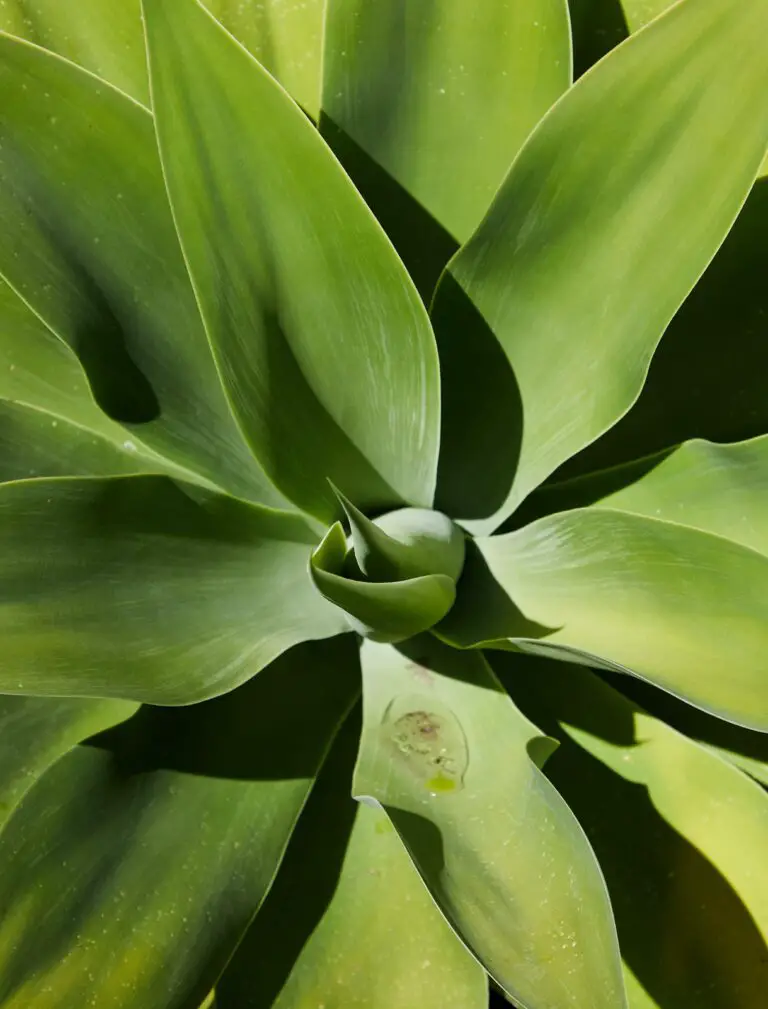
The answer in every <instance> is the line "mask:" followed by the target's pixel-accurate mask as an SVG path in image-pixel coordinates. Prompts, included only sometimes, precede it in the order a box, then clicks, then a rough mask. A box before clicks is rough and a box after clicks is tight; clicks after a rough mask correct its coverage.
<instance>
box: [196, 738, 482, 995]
mask: <svg viewBox="0 0 768 1009" xmlns="http://www.w3.org/2000/svg"><path fill="white" fill-rule="evenodd" d="M358 738H359V724H358V719H357V718H354V719H350V721H349V722H348V724H347V725H346V726H345V727H344V729H343V730H342V732H341V733H340V735H339V739H338V740H337V742H336V744H335V745H334V749H333V751H332V752H331V754H330V755H329V757H328V760H327V761H326V763H325V765H324V767H323V771H322V772H321V775H320V778H319V779H318V782H317V785H316V786H315V788H314V789H313V792H312V795H311V796H310V799H309V802H308V803H307V807H306V809H305V810H304V812H303V813H302V817H301V820H300V821H299V824H298V826H297V828H296V831H295V832H294V834H293V837H292V838H291V844H290V845H289V847H288V850H287V852H286V856H285V859H284V861H283V863H282V865H281V868H280V872H279V873H278V876H277V879H276V880H275V883H274V885H273V886H272V888H271V890H270V892H269V895H268V897H267V899H266V901H265V902H264V905H263V907H262V908H261V910H260V911H259V913H258V915H257V917H256V919H255V921H254V922H253V924H252V926H251V927H250V929H249V930H248V932H247V933H246V935H245V937H244V938H243V942H242V943H241V945H240V946H239V947H238V950H237V952H236V953H235V956H234V957H233V959H232V961H231V962H230V964H229V965H228V966H227V970H226V971H225V973H224V975H223V976H222V978H221V979H220V981H219V983H218V984H217V985H216V997H217V1006H218V1009H260V1007H263V1006H274V1007H275V1009H302V1007H305V1006H317V1005H324V1006H326V1009H411V1007H412V1006H413V1005H414V1003H416V1004H418V1005H419V1006H422V1007H424V1009H483V1007H485V1006H486V1005H487V1001H488V996H487V991H486V989H487V981H486V978H485V973H484V971H483V970H482V968H481V967H480V965H479V964H478V963H477V961H475V960H474V959H473V957H472V956H470V954H469V953H468V952H467V950H466V949H465V948H464V947H463V946H462V945H461V943H460V942H459V941H458V939H457V938H456V937H455V935H453V933H452V932H451V929H450V928H449V926H448V925H447V924H446V922H445V920H444V919H443V917H442V915H441V914H440V912H439V911H438V910H437V908H436V907H435V905H434V903H433V902H432V900H431V899H430V897H429V895H428V893H427V891H426V889H425V888H424V884H423V883H422V881H421V880H420V879H419V876H418V873H417V872H416V870H415V869H414V867H413V865H412V864H411V863H410V860H409V858H408V856H407V854H406V852H405V850H404V849H403V846H402V843H401V841H400V839H399V838H398V836H397V834H396V833H395V831H394V829H393V828H392V825H391V823H390V822H389V820H388V819H387V817H386V815H385V814H384V813H383V812H382V811H381V810H375V809H371V808H370V807H368V806H357V804H356V803H354V802H353V801H352V799H351V798H350V795H349V785H350V781H351V775H352V767H353V764H354V760H355V756H356V752H357V742H358ZM255 962H258V964H259V969H258V970H256V971H254V969H253V965H254V963H255Z"/></svg>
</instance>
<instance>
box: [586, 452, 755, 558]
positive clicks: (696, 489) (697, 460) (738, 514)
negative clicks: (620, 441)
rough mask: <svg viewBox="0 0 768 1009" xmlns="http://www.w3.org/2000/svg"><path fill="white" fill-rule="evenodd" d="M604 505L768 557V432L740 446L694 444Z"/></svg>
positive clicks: (604, 502) (673, 455) (611, 497)
mask: <svg viewBox="0 0 768 1009" xmlns="http://www.w3.org/2000/svg"><path fill="white" fill-rule="evenodd" d="M600 506H601V507H603V506H604V507H606V508H617V509H619V510H621V511H628V512H634V513H635V514H638V515H648V516H651V517H657V518H661V519H664V520H665V521H668V522H679V523H680V524H681V525H686V526H693V527H694V528H696V529H703V530H704V531H705V532H710V533H715V534H716V535H718V536H723V537H725V539H729V540H732V541H733V542H734V543H741V544H742V545H743V546H745V547H751V548H752V549H753V550H757V551H758V552H760V553H762V554H766V555H767V556H768V435H764V436H763V437H761V438H754V439H752V440H751V441H745V442H741V443H740V444H738V445H715V444H713V443H712V442H707V441H691V442H688V443H687V444H685V445H682V446H681V447H680V448H679V449H677V451H676V452H673V453H672V455H670V456H668V457H667V458H666V459H664V460H663V461H662V462H661V463H659V465H658V466H656V467H655V468H654V469H652V470H651V471H650V472H649V473H646V475H645V476H643V477H641V478H640V480H638V481H637V482H636V483H633V484H630V485H629V486H628V487H625V488H624V489H622V490H619V491H617V492H616V493H614V494H609V495H608V496H607V497H605V498H603V499H602V500H601V502H600Z"/></svg>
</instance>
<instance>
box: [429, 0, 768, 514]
mask: <svg viewBox="0 0 768 1009" xmlns="http://www.w3.org/2000/svg"><path fill="white" fill-rule="evenodd" d="M766 30H768V7H766V5H765V4H764V3H762V2H761V0H751V2H744V3H739V4H734V3H733V2H732V0H711V2H709V3H697V2H695V0H692V2H691V0H684V2H682V3H680V4H677V5H676V6H675V7H674V8H673V9H672V10H670V12H669V14H668V15H666V16H665V17H663V18H661V19H659V20H657V21H655V22H654V23H653V24H652V25H650V26H649V27H648V28H647V29H646V30H645V31H643V32H640V33H638V34H637V35H634V36H632V37H630V38H629V39H628V40H627V41H626V42H625V43H623V44H622V45H621V46H619V47H618V48H617V49H615V50H614V51H613V52H611V53H610V54H609V55H608V56H607V57H606V58H605V59H604V60H603V61H601V63H600V64H599V65H598V66H596V67H595V69H594V70H593V72H592V73H590V74H588V75H585V76H584V77H583V78H581V79H580V80H579V81H578V82H577V83H576V85H575V86H574V87H573V88H572V89H571V90H570V91H569V92H567V94H566V95H564V96H563V98H562V99H561V100H560V101H559V102H558V103H557V104H556V106H555V107H554V108H553V109H552V111H551V112H550V113H549V114H548V115H547V116H546V117H545V119H544V120H543V121H542V123H541V125H540V126H539V127H538V128H537V129H536V131H535V132H534V134H533V135H532V136H531V138H530V139H529V141H528V142H527V144H526V145H525V147H524V148H523V150H522V151H521V153H520V156H519V157H518V159H517V161H516V162H515V165H514V167H513V169H512V171H511V172H510V174H509V176H508V177H507V179H506V181H505V183H504V185H503V187H502V189H501V190H500V192H499V194H498V196H497V198H496V200H495V201H494V204H493V207H492V209H491V211H490V212H489V214H488V216H487V217H486V218H485V219H484V221H483V224H482V225H481V227H480V229H479V230H478V231H477V232H476V233H475V235H474V236H473V238H472V239H471V240H470V241H469V243H468V244H467V245H466V246H464V248H463V249H462V250H461V251H460V252H459V253H458V254H457V256H456V257H455V259H454V260H453V261H452V263H451V265H450V267H449V271H450V280H449V281H446V282H445V283H444V284H441V288H440V289H439V290H438V298H437V304H436V307H435V325H436V327H437V331H438V337H440V332H441V327H442V325H443V323H442V322H441V316H447V317H448V320H449V321H448V323H447V324H449V325H450V324H451V323H450V320H451V319H453V318H454V317H455V315H456V313H457V312H463V319H464V324H465V327H467V329H466V332H465V352H464V357H465V358H466V359H467V362H468V363H467V365H466V368H467V369H468V372H467V374H468V376H471V377H472V381H474V382H475V387H474V389H470V390H468V391H465V393H464V394H463V397H464V398H460V400H459V404H460V406H461V407H462V408H463V409H464V414H463V417H462V419H463V421H464V422H465V423H466V424H468V425H473V426H472V427H471V428H470V429H469V430H468V432H466V433H465V434H464V435H463V443H464V445H465V446H466V447H467V448H469V449H472V450H473V451H472V452H471V453H470V458H479V459H481V460H482V466H483V467H485V468H488V469H490V470H492V472H493V473H494V475H495V478H496V479H495V481H494V480H491V479H490V478H486V479H485V480H484V481H483V482H481V483H478V484H475V483H473V481H472V480H471V479H470V480H467V481H466V482H465V486H464V487H463V488H462V485H461V483H460V481H458V480H457V479H456V477H455V473H454V474H453V478H452V477H451V469H450V467H449V466H448V463H452V464H453V467H454V468H455V466H457V465H458V464H459V461H460V456H459V455H458V453H456V454H455V458H453V457H452V456H451V455H450V453H451V451H452V449H451V447H450V444H449V448H448V450H447V451H448V453H449V455H448V458H447V459H446V461H445V468H447V469H448V482H447V484H446V488H447V489H446V492H445V494H443V492H442V491H441V490H440V487H439V488H438V495H437V499H436V500H437V507H439V508H441V510H445V511H448V512H449V513H450V514H452V515H453V516H454V517H460V518H464V519H468V520H469V519H472V520H475V525H476V527H477V528H479V529H484V530H488V529H489V528H493V527H494V525H498V524H499V522H500V521H502V520H503V519H504V518H505V517H506V516H507V515H509V514H510V512H511V511H512V510H513V509H514V508H515V506H516V505H517V504H518V503H519V502H520V501H521V500H522V499H523V498H524V497H525V496H526V495H527V494H528V493H530V491H531V490H532V489H533V488H534V487H535V486H536V485H537V484H539V483H540V482H541V481H542V480H544V479H545V478H546V477H547V476H548V475H549V474H550V473H551V472H552V471H553V470H554V469H555V468H556V467H557V466H559V465H560V464H561V463H562V462H563V461H564V460H565V459H567V458H568V457H569V456H571V455H572V454H573V453H574V452H576V451H578V450H579V449H581V448H583V447H584V446H585V445H587V444H588V443H589V442H591V441H593V440H594V439H595V438H597V437H598V436H599V435H600V434H602V433H603V432H604V431H605V430H606V429H607V428H609V427H610V426H611V425H612V424H614V423H615V422H616V421H617V420H618V419H619V417H621V415H622V414H623V413H624V412H625V411H626V410H627V409H628V408H629V407H630V405H631V404H632V402H633V400H634V399H635V398H636V397H637V395H638V393H639V392H640V389H641V387H642V384H643V380H644V378H645V373H646V370H647V368H648V364H649V361H650V358H651V355H652V353H653V351H654V349H655V347H656V345H657V343H658V341H659V339H660V338H661V335H662V333H663V332H664V329H665V328H666V326H667V324H668V323H669V321H670V320H671V318H672V317H673V315H674V314H675V312H676V311H677V309H678V308H679V306H680V304H681V303H682V301H683V299H684V298H685V296H686V295H687V294H688V293H689V291H690V290H691V288H692V287H693V285H694V283H695V282H696V280H697V279H698V278H699V276H700V275H701V273H702V271H703V270H704V268H705V267H706V266H707V263H708V262H709V260H710V259H711V257H712V256H713V254H714V253H715V252H716V250H717V248H718V246H719V245H720V243H721V242H722V240H723V239H724V238H725V236H726V234H727V232H728V229H729V228H730V226H731V224H732V222H733V220H734V218H735V217H736V214H737V212H738V210H739V208H740V206H741V204H742V203H743V201H744V199H745V198H746V196H747V193H748V192H749V189H750V186H751V184H752V181H753V179H754V177H755V173H756V171H757V168H758V166H759V163H760V161H761V159H762V157H763V155H764V153H765V149H766V144H767V143H768V103H766V101H765V97H764V96H765V93H766V89H768V62H766V60H765V53H764V46H763V40H764V37H765V33H766ZM464 301H468V302H469V303H470V307H471V309H472V311H474V312H476V313H478V315H479V317H480V318H479V321H478V320H475V322H474V327H473V326H472V322H473V317H472V315H471V313H470V312H469V310H468V309H467V308H466V307H463V302H464ZM484 326H487V327H489V328H490V330H491V331H492V332H493V334H495V337H496V338H497V339H498V341H499V343H500V345H501V348H503V351H504V355H506V358H507V359H508V365H509V366H510V367H511V375H510V376H509V377H508V380H507V383H506V391H505V386H504V385H503V384H501V378H500V377H499V376H498V375H496V374H488V375H487V377H486V378H485V379H484V378H483V373H482V372H481V371H479V370H478V371H477V373H476V371H475V369H474V368H473V365H472V357H473V353H474V346H475V343H477V344H478V346H479V347H481V348H482V347H483V345H484V343H485V342H487V340H488V337H487V336H486V335H484V332H483V327H484ZM475 332H477V333H478V336H477V339H475ZM489 353H490V352H489ZM457 357H458V352H457ZM459 359H460V358H459ZM456 367H459V365H456ZM447 386H448V388H450V387H451V386H450V384H449V383H447ZM502 393H504V394H503V395H502ZM515 395H517V396H518V398H519V409H518V410H517V411H516V412H515V411H514V410H511V409H510V406H509V403H510V401H512V399H513V397H514V396H515ZM489 397H491V402H490V403H489V402H487V401H488V399H489ZM467 398H469V399H470V400H471V399H472V398H474V400H476V401H477V402H478V403H479V404H482V406H481V407H479V408H478V410H477V411H476V412H475V411H472V410H471V409H467V403H466V402H465V400H466V399H467ZM450 409H451V403H450V402H448V403H447V404H446V412H448V411H450ZM473 418H474V420H473ZM502 431H503V432H504V433H503V434H502ZM500 441H503V443H504V447H503V449H502V451H501V454H499V452H498V451H497V445H498V443H499V442H500ZM494 458H495V460H496V462H495V463H494V461H493V460H494ZM515 462H516V465H514V463H515ZM511 464H512V465H511ZM441 468H443V460H442V459H441ZM477 468H478V469H480V468H481V467H480V466H479V465H478V467H477ZM504 470H506V472H504ZM480 479H482V477H480Z"/></svg>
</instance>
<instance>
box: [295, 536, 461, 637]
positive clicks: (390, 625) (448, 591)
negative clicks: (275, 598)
mask: <svg viewBox="0 0 768 1009" xmlns="http://www.w3.org/2000/svg"><path fill="white" fill-rule="evenodd" d="M347 563H348V551H347V540H346V537H345V535H344V530H343V529H342V527H341V524H340V523H338V522H336V523H335V524H334V525H332V526H331V528H330V529H329V530H328V532H327V533H326V535H325V537H324V539H323V541H322V543H321V544H320V545H319V546H318V547H317V549H316V550H315V551H314V553H313V554H312V559H311V562H310V567H309V570H310V574H311V575H312V580H313V582H314V583H315V586H316V587H317V589H318V591H319V592H321V593H322V594H323V595H324V596H325V598H326V599H328V600H329V601H330V602H332V603H334V604H335V606H337V607H339V608H340V609H341V610H343V611H344V613H345V614H346V615H347V617H348V622H349V626H350V627H352V628H353V629H354V630H356V631H357V632H358V633H360V634H364V635H365V636H366V637H371V638H373V639H374V640H376V641H403V640H404V639H405V638H410V637H413V635H414V634H420V633H421V632H422V631H426V630H429V628H430V627H432V626H433V625H434V624H436V623H437V622H438V621H439V620H441V619H442V618H443V617H444V616H445V614H446V613H447V612H448V610H449V609H450V608H451V606H452V605H453V601H454V599H455V598H456V583H455V581H454V580H453V579H452V578H450V577H448V575H439V574H438V575H423V576H421V577H418V578H406V579H403V580H402V581H394V582H368V581H357V580H355V579H353V578H350V577H347V575H346V574H345V572H347V571H348V566H347Z"/></svg>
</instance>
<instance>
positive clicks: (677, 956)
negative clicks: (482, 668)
mask: <svg viewBox="0 0 768 1009" xmlns="http://www.w3.org/2000/svg"><path fill="white" fill-rule="evenodd" d="M494 665H496V666H497V668H499V669H500V670H504V671H505V677H504V682H505V683H506V684H507V686H508V688H509V690H510V691H511V692H512V694H513V696H514V698H515V699H516V700H517V701H518V703H519V704H520V705H521V706H522V707H523V709H524V710H525V711H526V713H527V714H528V715H530V717H532V718H536V720H537V721H538V722H539V724H541V725H542V726H543V727H544V728H545V729H546V730H547V731H548V732H550V733H552V734H553V735H556V736H557V737H558V738H559V739H560V740H561V742H562V745H561V747H560V749H559V750H558V751H557V753H556V754H555V755H554V756H553V757H552V759H551V760H550V761H549V762H548V764H547V774H548V775H549V776H550V777H551V779H552V781H553V782H554V784H555V785H556V786H557V787H558V789H559V790H560V791H561V792H562V793H563V795H564V797H565V798H566V799H567V801H568V803H569V805H570V806H571V807H572V808H573V810H574V812H575V813H576V815H577V816H578V817H579V821H580V822H581V823H582V824H583V825H584V828H585V830H586V831H587V834H588V836H589V837H590V840H591V841H592V843H593V844H594V846H595V849H596V852H597V855H598V858H599V859H600V864H601V866H602V867H603V870H604V872H605V874H606V879H607V882H608V888H609V890H610V892H611V897H612V901H613V906H614V910H615V913H616V919H617V924H618V929H619V939H620V942H621V948H622V953H623V956H624V960H625V963H626V965H627V968H628V971H629V976H628V990H629V993H630V1005H632V1006H633V1009H634V1007H637V1009H656V1007H658V1009H688V1007H690V1006H692V1005H695V1006H696V1007H697V1009H720V1007H722V1006H725V1005H727V1006H734V1007H736V1006H738V1007H739V1009H759V1007H760V1006H762V1004H763V1002H764V998H765V990H766V984H768V957H767V956H766V952H768V948H767V946H766V941H767V940H768V886H767V885H766V876H765V872H764V861H765V851H766V848H767V847H768V795H767V794H766V792H765V791H764V790H763V789H762V788H761V787H760V786H759V785H757V784H756V783H755V782H753V781H750V779H749V778H748V777H746V776H745V775H743V774H742V773H741V772H740V771H738V770H736V769H735V768H734V767H731V766H729V765H728V764H727V763H726V762H725V761H723V760H722V759H721V758H720V757H719V756H717V755H715V754H713V753H712V752H710V751H708V750H707V749H705V748H704V747H702V746H700V745H699V744H698V743H695V742H692V741H691V740H690V739H687V738H686V737H685V736H683V735H681V734H679V733H678V732H676V731H675V730H674V729H671V728H669V727H668V726H667V725H665V724H664V723H663V722H662V721H659V720H658V719H657V718H654V717H652V716H651V715H649V714H648V713H646V712H645V711H643V710H642V708H639V707H638V706H637V705H634V704H632V703H630V702H629V701H627V700H626V698H624V697H622V696H621V695H620V694H619V693H618V692H617V691H615V690H613V689H611V687H609V686H608V685H606V684H605V683H603V682H601V681H600V680H599V679H598V678H597V677H596V676H595V675H594V674H593V673H590V672H588V671H587V670H585V669H580V668H577V667H574V666H566V665H564V664H560V663H547V662H544V661H542V660H531V659H530V658H523V657H520V656H514V657H513V656H509V657H505V658H504V659H503V660H501V659H495V660H494Z"/></svg>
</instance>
